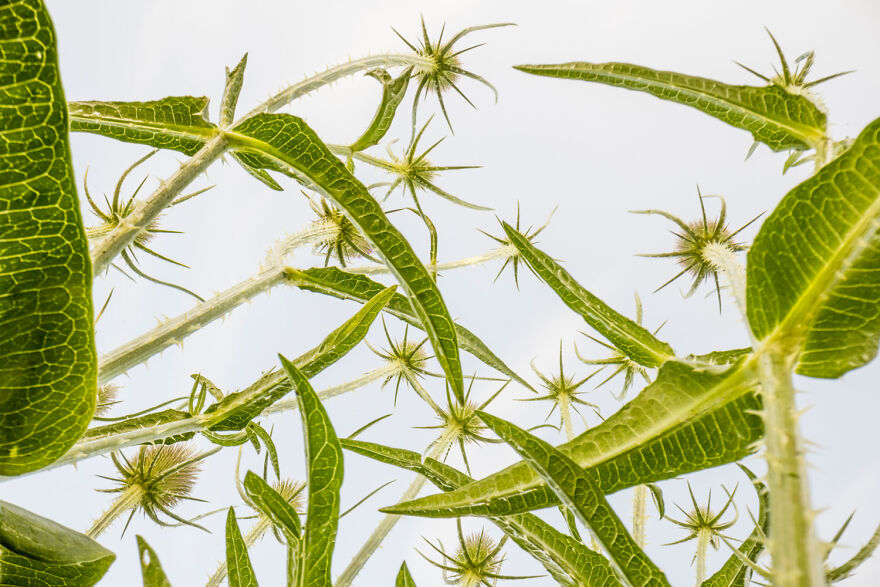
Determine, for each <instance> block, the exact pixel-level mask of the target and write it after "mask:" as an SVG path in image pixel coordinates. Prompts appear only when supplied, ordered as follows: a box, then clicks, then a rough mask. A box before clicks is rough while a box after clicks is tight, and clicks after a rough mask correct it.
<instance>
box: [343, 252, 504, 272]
mask: <svg viewBox="0 0 880 587" xmlns="http://www.w3.org/2000/svg"><path fill="white" fill-rule="evenodd" d="M516 252H517V249H516V247H514V246H513V245H508V246H505V247H499V248H497V249H493V250H491V251H489V252H488V253H485V254H483V255H477V256H475V257H465V258H464V259H459V260H457V261H449V262H447V263H438V264H437V265H436V266H435V267H434V268H435V269H436V270H437V271H448V270H449V269H458V268H460V267H469V266H471V265H480V264H481V263H487V262H489V261H494V260H495V259H507V258H508V257H510V256H512V255H514V254H516ZM346 271H348V272H349V273H359V274H361V275H380V274H384V273H390V272H391V271H390V270H389V269H388V267H386V266H384V265H367V266H364V267H350V268H348V269H346Z"/></svg>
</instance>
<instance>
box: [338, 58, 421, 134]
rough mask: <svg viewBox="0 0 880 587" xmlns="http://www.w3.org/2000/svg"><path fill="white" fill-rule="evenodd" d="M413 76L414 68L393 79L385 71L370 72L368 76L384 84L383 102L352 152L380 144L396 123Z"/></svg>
mask: <svg viewBox="0 0 880 587" xmlns="http://www.w3.org/2000/svg"><path fill="white" fill-rule="evenodd" d="M411 74H412V68H411V67H410V68H407V69H406V70H404V72H403V73H401V74H400V77H398V78H396V79H392V78H391V76H390V75H389V74H388V72H387V71H385V70H384V69H377V70H373V71H368V72H367V75H371V76H373V77H375V78H376V79H377V80H379V83H381V84H382V101H381V102H380V103H379V108H378V109H377V110H376V114H374V115H373V120H371V121H370V124H369V126H368V127H367V130H365V131H364V134H362V135H361V137H360V138H359V139H358V140H356V141H355V142H353V143H352V144H351V147H350V148H351V150H352V151H363V150H364V149H366V148H368V147H372V146H373V145H377V144H379V141H381V140H382V137H384V136H385V133H387V132H388V129H389V128H391V123H392V122H394V115H395V114H396V113H397V107H398V106H400V103H401V102H403V98H404V96H406V88H407V87H408V86H409V78H410V76H411Z"/></svg>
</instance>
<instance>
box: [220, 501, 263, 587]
mask: <svg viewBox="0 0 880 587" xmlns="http://www.w3.org/2000/svg"><path fill="white" fill-rule="evenodd" d="M226 568H227V569H228V571H229V587H258V585H257V576H256V575H255V574H254V568H253V566H252V565H251V557H250V556H249V555H248V551H247V546H246V545H245V543H244V538H242V537H241V530H239V529H238V521H237V520H236V519H235V510H234V509H232V508H229V511H228V513H227V514H226Z"/></svg>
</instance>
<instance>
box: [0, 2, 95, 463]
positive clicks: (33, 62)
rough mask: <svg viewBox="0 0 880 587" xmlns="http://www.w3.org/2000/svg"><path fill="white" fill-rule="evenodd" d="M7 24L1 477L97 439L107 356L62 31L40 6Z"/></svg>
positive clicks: (2, 131) (2, 61)
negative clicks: (59, 45)
mask: <svg viewBox="0 0 880 587" xmlns="http://www.w3.org/2000/svg"><path fill="white" fill-rule="evenodd" d="M0 22H2V23H3V26H2V33H0V109H2V115H0V160H2V165H0V325H2V331H3V334H2V336H0V475H18V474H21V473H25V472H28V471H33V470H35V469H38V468H40V467H42V466H45V465H48V464H49V463H51V462H53V461H55V460H56V459H57V458H58V457H60V456H61V455H63V454H64V453H65V452H66V451H67V450H68V449H69V448H70V447H71V446H72V445H73V443H74V442H76V440H78V439H79V437H80V436H82V434H83V432H85V429H86V427H87V426H88V423H89V421H90V420H91V419H92V414H93V413H94V410H95V402H96V395H97V388H96V382H97V357H96V354H95V344H94V331H93V327H92V321H93V318H92V269H91V262H90V260H89V251H88V245H87V242H86V237H85V232H84V230H83V224H82V218H81V215H80V210H79V203H78V200H77V195H76V186H75V183H74V176H73V168H72V166H71V159H70V148H69V145H68V138H67V108H66V102H65V100H64V92H63V90H62V87H61V80H60V77H59V71H58V60H57V51H56V46H55V32H54V30H53V28H52V23H51V21H50V20H49V16H48V14H47V12H46V10H45V8H44V6H43V4H42V2H40V1H39V0H22V1H18V2H5V3H3V5H2V7H0Z"/></svg>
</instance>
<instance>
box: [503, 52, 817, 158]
mask: <svg viewBox="0 0 880 587" xmlns="http://www.w3.org/2000/svg"><path fill="white" fill-rule="evenodd" d="M515 67H516V69H519V70H520V71H524V72H526V73H533V74H535V75H544V76H548V77H559V78H565V79H578V80H584V81H590V82H599V83H602V84H607V85H611V86H616V87H620V88H624V89H628V90H636V91H639V92H647V93H649V94H651V95H653V96H656V97H658V98H662V99H663V100H669V101H671V102H678V103H679V104H684V105H686V106H690V107H692V108H696V109H697V110H699V111H701V112H703V113H705V114H708V115H710V116H713V117H715V118H717V119H718V120H721V121H722V122H726V123H727V124H729V125H731V126H735V127H737V128H741V129H743V130H747V131H749V132H750V133H752V136H753V137H754V138H755V140H756V141H760V142H762V143H764V144H766V145H767V146H769V147H770V148H771V149H773V150H774V151H783V150H785V149H799V150H803V149H809V148H813V147H815V146H816V145H817V144H818V143H820V142H821V141H823V140H824V139H825V127H826V120H825V114H824V113H823V112H822V111H821V110H820V109H819V108H818V107H816V105H815V104H813V103H812V102H810V100H808V99H807V98H805V97H804V96H799V95H796V94H792V93H789V92H787V91H785V90H784V89H782V88H781V87H779V86H777V85H772V84H771V85H768V86H764V87H756V86H732V85H728V84H725V83H721V82H717V81H714V80H710V79H706V78H702V77H696V76H691V75H683V74H680V73H675V72H672V71H658V70H655V69H649V68H647V67H642V66H640V65H631V64H629V63H583V62H574V63H560V64H558V65H517V66H515Z"/></svg>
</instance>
